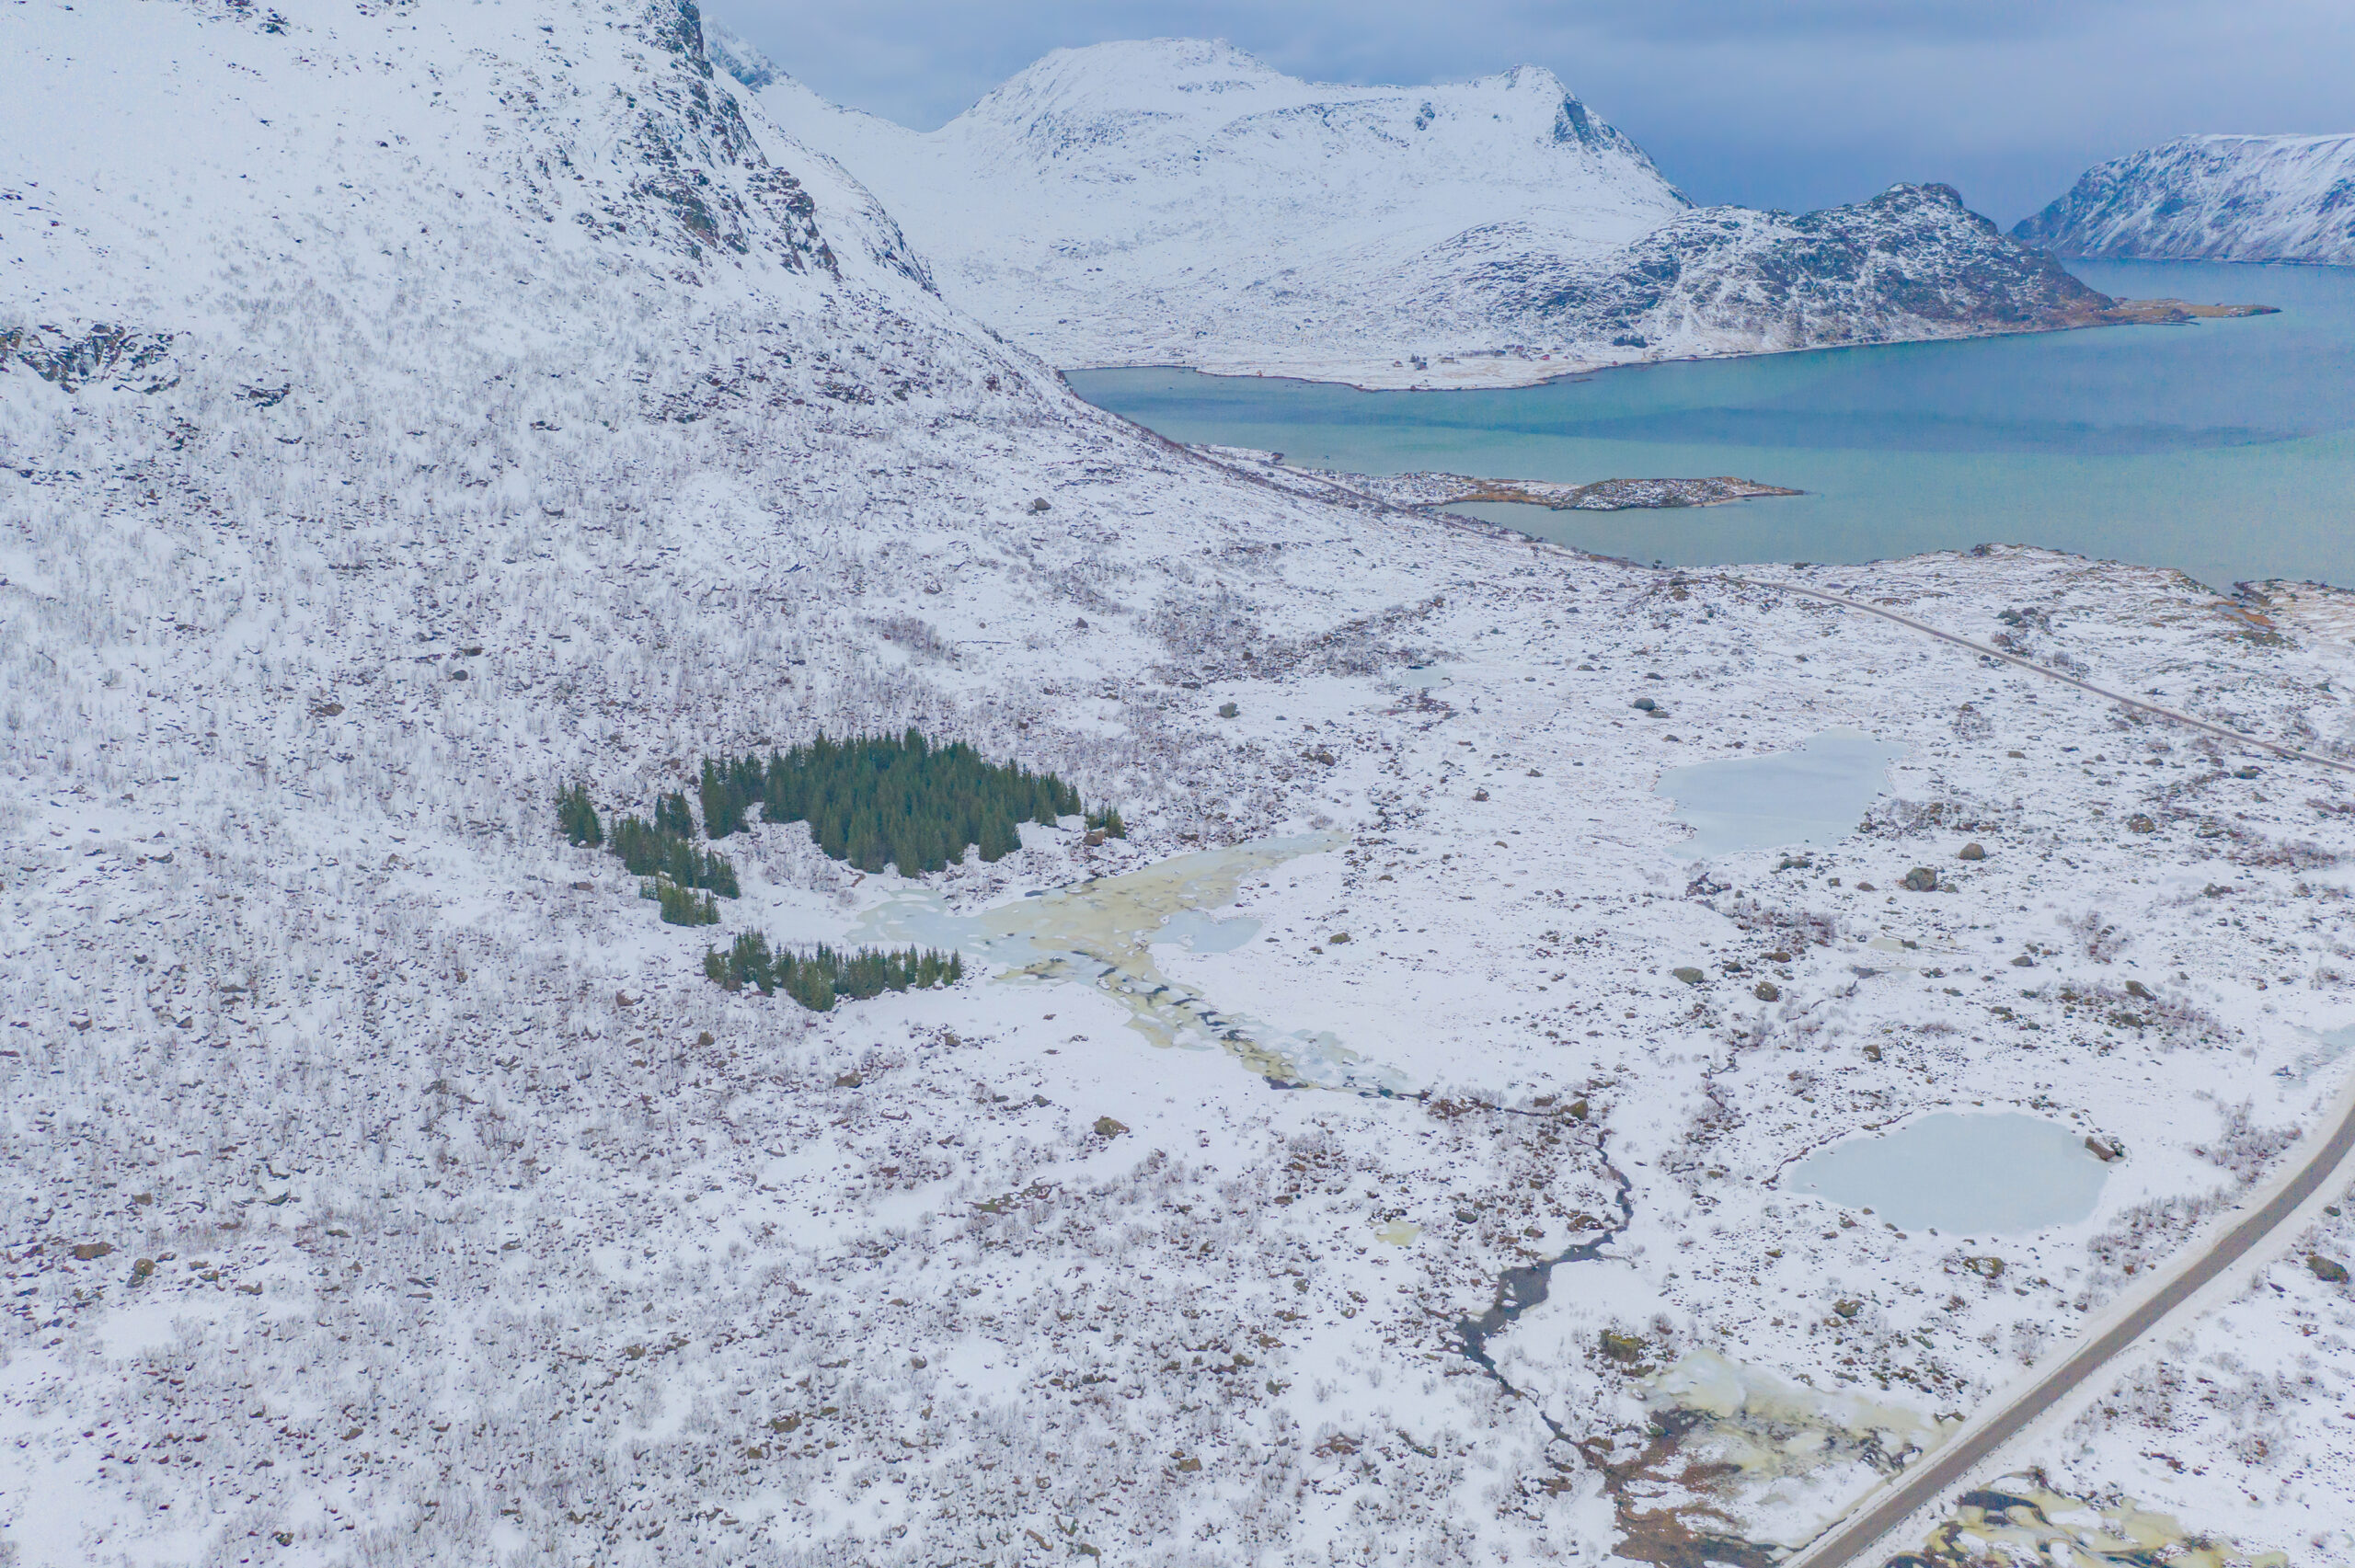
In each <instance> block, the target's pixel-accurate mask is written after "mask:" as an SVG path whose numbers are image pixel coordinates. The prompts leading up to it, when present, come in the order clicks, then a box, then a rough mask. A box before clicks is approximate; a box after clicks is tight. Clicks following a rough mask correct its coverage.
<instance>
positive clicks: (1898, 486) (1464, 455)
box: [1069, 262, 2355, 587]
mask: <svg viewBox="0 0 2355 1568" xmlns="http://www.w3.org/2000/svg"><path fill="white" fill-rule="evenodd" d="M2075 270H2076V272H2077V274H2078V276H2080V277H2082V278H2084V279H2085V281H2087V282H2088V283H2090V284H2092V285H2093V286H2094V287H2095V288H2097V289H2099V290H2101V291H2103V292H2105V293H2110V294H2116V295H2120V296H2124V297H2130V298H2138V299H2146V298H2153V297H2161V296H2173V297H2177V298H2181V299H2188V300H2195V301H2200V302H2211V301H2214V302H2224V303H2255V304H2270V305H2277V306H2279V307H2280V311H2281V314H2280V315H2266V316H2255V317H2250V318H2246V319H2243V320H2236V321H2203V322H2199V323H2196V324H2194V325H2191V326H2120V327H2104V328H2099V329H2096V330H2089V331H2081V332H2053V333H2039V334H2036V335H2033V336H2027V337H2018V338H1977V339H1973V340H1970V341H1968V342H1960V343H1908V344H1898V345H1892V346H1890V347H1885V348H1870V349H1826V350H1821V351H1818V352H1811V353H1803V354H1776V355H1770V356H1766V357H1763V358H1759V359H1751V360H1719V361H1705V362H1694V363H1683V364H1667V365H1652V366H1647V367H1644V368H1641V369H1634V370H1619V371H1608V372H1603V373H1601V374H1598V375H1595V376H1592V377H1589V378H1581V379H1579V380H1576V381H1561V382H1553V383H1548V384H1546V385H1544V386H1534V387H1523V388H1518V389H1515V390H1512V391H1508V392H1358V391H1353V390H1351V389H1349V388H1346V387H1337V386H1327V385H1318V384H1315V383H1305V382H1293V381H1278V380H1268V379H1260V378H1257V377H1221V376H1204V375H1198V374H1196V373H1194V372H1190V371H1172V370H1155V369H1136V370H1116V371H1074V372H1071V375H1070V378H1069V379H1070V381H1071V384H1072V386H1073V388H1074V390H1076V391H1077V392H1078V393H1079V394H1080V395H1081V396H1083V397H1086V398H1087V399H1088V400H1089V401H1091V402H1093V403H1096V404H1097V405H1099V406H1103V407H1106V408H1109V409H1111V410H1113V411H1114V412H1115V413H1119V414H1122V415H1125V416H1126V417H1128V418H1132V419H1134V420H1136V421H1137V422H1138V423H1140V424H1143V425H1147V426H1150V427H1151V428H1152V429H1155V430H1158V431H1160V432H1161V433H1162V434H1164V435H1166V436H1168V437H1171V438H1172V439H1174V440H1177V441H1224V442H1231V443H1233V444H1235V445H1238V446H1251V447H1260V448H1269V449H1272V450H1275V451H1278V452H1283V453H1284V454H1285V458H1286V460H1287V461H1289V462H1292V463H1297V464H1303V465H1305V466H1312V467H1320V468H1321V467H1334V468H1343V469H1349V470H1352V471H1354V472H1358V473H1377V474H1393V473H1403V472H1407V471H1410V470H1417V469H1439V470H1444V471H1447V472H1451V473H1457V474H1472V475H1481V476H1483V477H1492V478H1507V479H1558V480H1571V481H1579V482H1584V481H1588V480H1594V479H1606V478H1614V477H1620V478H1648V477H1664V476H1674V477H1686V476H1696V475H1712V474H1731V475H1739V476H1740V477H1742V478H1745V479H1757V480H1763V481H1764V482H1766V483H1768V484H1774V485H1786V486H1793V487H1795V488H1798V489H1802V490H1805V491H1807V492H1808V494H1807V495H1806V496H1804V497H1798V498H1775V499H1764V500H1754V501H1747V502H1743V503H1740V504H1739V505H1735V506H1726V507H1711V508H1707V509H1693V510H1683V511H1623V512H1557V511H1548V510H1545V509H1542V508H1534V507H1519V506H1507V507H1466V508H1465V511H1469V512H1477V513H1479V514H1481V515H1483V516H1486V517H1489V518H1491V519H1493V520H1495V521H1499V522H1503V523H1507V524H1509V525H1510V526H1511V527H1514V528H1517V529H1521V530H1522V531H1524V532H1530V533H1534V534H1537V535H1539V536H1540V537H1543V538H1546V539H1553V540H1558V541H1560V542H1562V543H1564V544H1576V545H1579V546H1580V547H1582V548H1585V549H1590V550H1597V551H1602V552H1603V553H1605V554H1608V555H1626V556H1632V557H1634V558H1636V559H1638V560H1648V561H1664V562H1668V563H1671V564H1672V565H1677V566H1704V565H1710V564H1716V563H1726V562H1743V561H1826V562H1837V561H1864V560H1872V559H1875V558H1878V557H1884V556H1891V555H1912V554H1914V553H1916V552H1919V551H1924V550H1943V549H1953V548H1967V547H1969V546H1970V545H1972V544H1980V543H1982V542H1986V541H1994V542H2002V543H2023V544H2043V545H2050V546H2051V547H2052V548H2054V549H2059V550H2069V551H2074V552H2077V553H2079V554H2082V555H2097V556H2104V557H2108V558H2113V559H2117V560H2125V561H2137V562H2142V563H2146V564H2149V565H2153V566H2163V567H2181V568H2182V569H2183V570H2185V571H2187V572H2189V573H2190V574H2191V575H2192V576H2194V577H2196V578H2200V580H2201V581H2203V582H2207V583H2210V584H2213V585H2215V586H2218V587H2222V586H2223V585H2225V584H2228V583H2231V582H2234V581H2238V580H2243V579H2248V578H2276V577H2278V578H2312V579H2315V580H2318V581H2323V582H2331V583H2338V584H2341V585H2345V586H2355V269H2349V268H2323V267H2238V266H2212V265H2203V264H2197V263H2174V262H2126V263H2104V264H2098V265H2097V264H2093V263H2083V264H2080V265H2079V266H2078V267H2077V268H2076V269H2075Z"/></svg>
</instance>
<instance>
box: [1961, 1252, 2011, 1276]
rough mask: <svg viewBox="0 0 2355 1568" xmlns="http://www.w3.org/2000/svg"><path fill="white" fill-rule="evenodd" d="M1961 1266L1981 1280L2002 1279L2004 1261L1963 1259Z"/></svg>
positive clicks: (1989, 1258) (1996, 1259) (1987, 1258)
mask: <svg viewBox="0 0 2355 1568" xmlns="http://www.w3.org/2000/svg"><path fill="white" fill-rule="evenodd" d="M1962 1266H1963V1267H1965V1268H1967V1269H1969V1270H1970V1272H1971V1273H1973V1274H1975V1275H1977V1276H1979V1277H1980V1278H1982V1279H2001V1278H2003V1277H2004V1260H2003V1259H2001V1258H1995V1257H1986V1258H1965V1259H1963V1260H1962Z"/></svg>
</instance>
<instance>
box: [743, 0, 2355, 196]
mask: <svg viewBox="0 0 2355 1568" xmlns="http://www.w3.org/2000/svg"><path fill="white" fill-rule="evenodd" d="M704 4H705V8H706V10H707V13H708V14H709V15H710V16H712V17H715V18H716V19H718V20H719V21H721V22H724V23H726V24H727V25H729V27H732V28H734V29H736V30H737V31H738V32H740V33H741V34H743V35H744V36H745V37H747V38H749V39H750V40H752V41H753V42H754V43H756V44H758V45H759V46H760V47H761V48H762V49H764V51H766V52H768V53H769V54H770V55H771V56H772V57H773V58H774V59H775V61H776V63H777V64H778V65H780V66H782V67H783V68H784V69H785V70H786V71H787V72H789V73H790V74H793V75H796V76H798V77H799V78H800V79H801V80H802V81H804V82H806V83H808V84H809V85H810V86H811V87H814V88H815V89H817V90H818V91H819V92H820V93H822V94H823V95H825V96H826V97H830V98H832V99H833V100H834V101H835V102H837V103H844V104H849V105H852V106H854V107H856V108H859V109H867V110H870V111H872V112H874V113H876V114H880V115H883V116H884V117H886V118H888V119H890V120H898V121H900V122H901V123H902V124H903V125H912V126H915V127H917V128H919V129H923V130H930V129H931V128H933V127H935V126H936V125H939V124H941V123H942V122H944V121H945V120H949V119H950V118H952V117H953V116H955V115H956V114H957V113H958V112H959V111H960V110H962V109H965V108H966V107H967V106H968V105H970V104H971V103H972V101H973V100H974V99H975V98H977V97H981V96H982V94H983V93H984V92H987V91H988V90H989V89H990V88H991V87H993V86H996V85H997V84H998V83H999V82H1001V81H1003V80H1004V79H1005V78H1006V77H1007V76H1010V75H1012V74H1014V73H1015V72H1017V71H1019V70H1020V69H1021V68H1022V67H1023V66H1025V65H1027V64H1028V63H1030V62H1031V61H1033V60H1035V59H1037V58H1038V57H1039V56H1040V55H1041V54H1044V53H1045V52H1047V51H1049V50H1051V49H1054V48H1057V47H1060V46H1066V45H1079V44H1086V43H1099V42H1103V41H1106V40H1113V39H1128V38H1158V37H1193V38H1204V37H1208V38H1225V39H1230V40H1233V41H1234V42H1235V43H1237V44H1239V45H1241V46H1242V47H1243V48H1245V49H1246V50H1249V51H1250V52H1252V53H1254V54H1257V55H1258V56H1259V57H1260V58H1262V59H1264V60H1266V61H1267V62H1269V63H1270V64H1272V65H1275V66H1277V67H1278V68H1280V69H1281V70H1284V71H1288V72H1291V73H1292V74H1294V75H1300V76H1306V77H1309V78H1312V79H1315V80H1320V81H1338V82H1397V83H1414V84H1419V83H1424V82H1431V81H1450V80H1456V79H1460V78H1463V77H1466V76H1477V75H1485V74H1488V73H1490V72H1493V71H1500V70H1503V69H1505V68H1506V67H1508V66H1511V65H1516V64H1523V63H1529V64H1538V65H1546V66H1550V67H1552V68H1553V70H1554V72H1555V74H1557V75H1559V76H1560V77H1561V78H1562V80H1563V81H1564V82H1566V83H1568V85H1569V86H1570V88H1571V90H1572V91H1574V92H1576V93H1577V94H1578V95H1579V96H1580V97H1582V98H1584V99H1585V100H1586V101H1587V103H1588V104H1589V105H1590V106H1591V107H1592V108H1593V109H1596V110H1597V111H1598V112H1599V113H1601V114H1602V115H1603V118H1604V119H1606V120H1611V121H1612V122H1613V123H1614V124H1616V125H1617V126H1619V127H1620V129H1622V130H1623V131H1625V132H1627V133H1628V134H1629V135H1630V136H1633V137H1634V138H1635V139H1636V140H1637V142H1639V143H1642V144H1643V146H1644V147H1645V149H1646V150H1647V151H1648V152H1649V153H1650V154H1651V155H1652V156H1653V158H1654V159H1655V160H1657V161H1658V162H1659V164H1660V167H1661V168H1662V169H1663V170H1664V171H1665V172H1666V173H1667V175H1668V177H1670V178H1671V179H1672V180H1674V181H1675V182H1676V183H1677V184H1679V185H1680V186H1682V187H1683V189H1684V190H1685V192H1686V193H1687V194H1688V195H1690V196H1692V197H1693V198H1694V200H1698V201H1704V202H1714V201H1739V202H1743V203H1747V204H1751V205H1755V206H1769V207H1788V208H1812V207H1821V206H1826V205H1829V204H1832V203H1835V202H1841V201H1854V200H1860V199H1862V198H1864V197H1867V196H1870V195H1871V194H1873V193H1874V192H1875V191H1877V190H1879V189H1882V188H1883V187H1885V186H1887V185H1890V184H1891V183H1893V182H1895V181H1898V180H1944V181H1946V182H1947V183H1948V184H1950V185H1953V186H1956V187H1958V188H1959V189H1961V191H1962V193H1963V195H1964V197H1965V198H1966V199H1968V200H1970V203H1971V205H1972V206H1974V207H1976V208H1978V209H1979V210H1980V211H1981V212H1985V213H1987V214H1988V215H1989V216H1991V217H1993V218H1995V219H1997V220H1998V221H1999V222H2002V223H2006V224H2008V223H2011V222H2012V221H2013V220H2015V219H2016V218H2019V217H2021V216H2023V215H2025V214H2026V213H2028V212H2033V211H2034V210H2035V209H2037V208H2039V207H2040V206H2042V205H2043V204H2044V203H2045V202H2046V201H2048V200H2051V199H2052V198H2053V197H2055V196H2057V195H2059V194H2060V193H2061V192H2062V190H2064V189H2067V188H2068V186H2069V184H2070V183H2071V182H2072V181H2073V180H2074V179H2075V177H2077V175H2078V174H2080V173H2081V172H2083V171H2084V169H2085V167H2086V166H2089V165H2091V164H2094V163H2097V162H2099V161H2101V160H2102V159H2104V158H2108V157H2113V156H2115V155H2118V154H2119V153H2124V152H2131V151H2132V150H2133V149H2135V148H2137V147H2143V146H2149V145H2152V144H2154V143H2159V142H2164V141H2165V140H2167V139H2168V138H2170V137H2173V136H2178V135H2181V134H2183V133H2185V132H2193V131H2238V132H2348V131H2355V43H2350V39H2355V7H2350V6H2349V0H1619V3H1617V4H1602V3H1595V0H1420V3H1413V4H1410V3H1407V0H1258V3H1250V4H1246V3H1240V0H1210V3H1208V4H1191V5H1177V4H1168V3H1165V0H1028V3H1019V4H1011V5H1009V4H1004V3H997V4H992V3H989V0H852V3H850V4H844V0H704Z"/></svg>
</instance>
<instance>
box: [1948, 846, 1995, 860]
mask: <svg viewBox="0 0 2355 1568" xmlns="http://www.w3.org/2000/svg"><path fill="white" fill-rule="evenodd" d="M1954 857H1955V859H1957V860H1985V859H1986V858H1987V849H1986V846H1985V845H1983V844H1980V843H1975V842H1974V843H1968V844H1965V845H1963V846H1962V848H1960V849H1959V850H1957V851H1955V852H1954Z"/></svg>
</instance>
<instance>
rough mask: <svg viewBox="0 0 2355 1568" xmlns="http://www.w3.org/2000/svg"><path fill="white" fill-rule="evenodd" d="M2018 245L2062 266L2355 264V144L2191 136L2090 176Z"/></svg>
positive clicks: (2033, 221) (2025, 225)
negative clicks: (2068, 261)
mask: <svg viewBox="0 0 2355 1568" xmlns="http://www.w3.org/2000/svg"><path fill="white" fill-rule="evenodd" d="M2012 237H2013V238H2015V239H2017V240H2019V241H2020V242H2022V243H2023V244H2026V245H2032V246H2039V247H2041V248H2043V249H2045V250H2049V251H2051V252H2053V253H2054V254H2055V255H2059V256H2084V257H2108V258H2119V259H2139V260H2150V261H2195V260H2200V261H2303V262H2321V263H2328V264H2331V265H2335V266H2342V267H2344V266H2355V136H2185V137H2181V138H2179V139H2177V140H2176V141H2173V142H2169V143H2166V144H2165V146H2162V147H2153V148H2150V149H2148V150H2146V151H2144V152H2140V153H2134V154H2131V155H2128V156H2126V157H2122V158H2112V159H2111V160H2110V161H2109V162H2108V163H2106V164H2102V165H2099V166H2097V167H2095V168H2091V169H2088V170H2086V171H2085V175H2084V177H2082V178H2080V179H2079V180H2078V181H2077V183H2076V184H2075V185H2074V186H2073V187H2071V188H2070V190H2069V193H2068V194H2067V195H2065V196H2063V197H2062V198H2061V199H2060V200H2056V201H2054V202H2053V203H2052V204H2051V206H2049V207H2047V208H2045V209H2044V210H2043V211H2042V212H2039V213H2037V214H2036V215H2035V216H2034V217H2032V218H2027V219H2024V220H2022V221H2021V222H2020V223H2018V224H2017V225H2016V227H2014V228H2013V230H2012Z"/></svg>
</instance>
